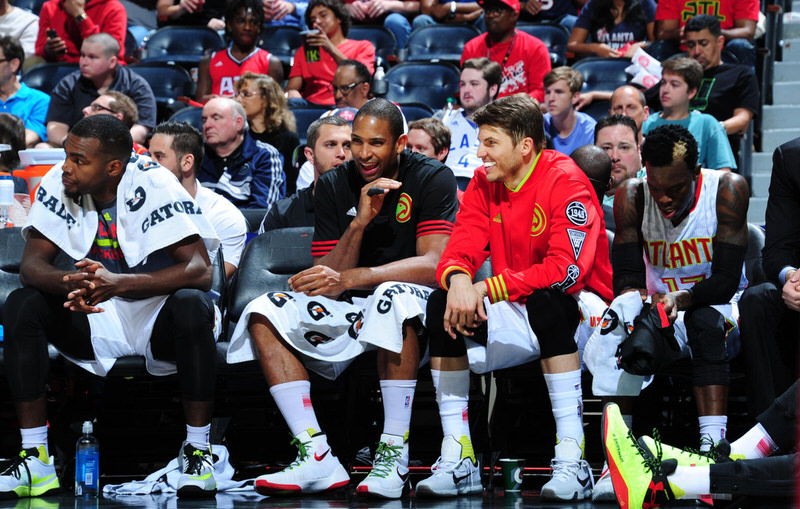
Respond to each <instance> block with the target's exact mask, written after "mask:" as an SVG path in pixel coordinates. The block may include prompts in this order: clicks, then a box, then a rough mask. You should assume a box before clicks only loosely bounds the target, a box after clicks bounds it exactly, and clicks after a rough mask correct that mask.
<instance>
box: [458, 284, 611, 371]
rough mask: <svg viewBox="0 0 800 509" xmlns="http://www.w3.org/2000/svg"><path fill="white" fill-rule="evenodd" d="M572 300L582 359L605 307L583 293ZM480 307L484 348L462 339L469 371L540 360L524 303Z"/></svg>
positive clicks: (486, 301) (589, 294)
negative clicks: (483, 318)
mask: <svg viewBox="0 0 800 509" xmlns="http://www.w3.org/2000/svg"><path fill="white" fill-rule="evenodd" d="M573 297H575V300H577V301H578V309H579V310H580V312H581V321H580V324H579V325H578V328H577V329H576V330H575V343H577V345H578V351H579V352H580V354H581V356H582V355H583V347H584V346H585V345H586V342H587V341H588V340H589V337H590V336H591V335H592V331H593V328H594V327H595V326H596V325H597V324H598V323H600V315H602V314H603V311H604V310H605V309H606V303H605V302H604V301H603V299H601V298H600V297H598V296H597V295H595V294H593V293H591V292H587V291H580V292H578V293H577V294H576V295H573ZM484 304H485V306H486V313H487V318H488V321H487V324H486V325H487V328H488V330H487V340H486V346H483V345H479V344H478V343H476V342H475V341H472V340H471V339H469V338H465V339H466V344H467V356H468V357H469V367H470V370H472V371H473V372H474V373H479V374H482V373H488V372H490V371H494V370H496V369H503V368H510V367H512V366H518V365H520V364H525V363H526V362H530V361H534V360H536V359H538V358H539V357H541V348H540V347H539V339H538V338H537V337H536V334H534V333H533V330H531V326H530V322H529V321H528V311H527V309H526V307H525V304H524V303H519V302H507V301H503V302H498V303H496V304H490V303H489V299H488V298H486V299H485V300H484Z"/></svg>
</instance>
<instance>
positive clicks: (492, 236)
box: [417, 94, 612, 501]
mask: <svg viewBox="0 0 800 509" xmlns="http://www.w3.org/2000/svg"><path fill="white" fill-rule="evenodd" d="M475 121H476V123H477V124H478V125H479V126H480V138H481V146H480V148H479V149H478V156H479V157H480V158H481V159H483V161H484V166H483V167H482V168H479V169H478V170H477V171H476V172H475V177H473V179H472V183H471V184H470V186H469V187H468V188H467V191H466V192H465V193H464V196H463V199H462V202H461V208H460V210H459V212H458V218H457V222H456V226H455V229H454V230H453V234H452V236H451V237H450V241H449V242H448V244H447V248H446V249H445V251H444V253H443V254H442V259H441V261H440V262H439V265H438V267H437V270H436V279H437V282H438V283H439V285H440V286H441V287H442V288H443V290H437V291H435V292H434V293H433V294H432V295H431V296H430V299H429V300H428V308H427V323H426V325H427V328H428V338H429V339H428V341H429V342H430V345H429V348H430V352H431V374H432V377H433V381H434V386H435V388H436V401H437V402H438V403H439V414H440V417H441V419H442V429H443V431H444V440H443V442H442V455H441V458H440V459H439V461H438V462H437V465H438V468H437V469H436V470H434V471H433V475H432V476H431V477H429V478H428V479H425V480H423V481H421V482H420V483H419V484H417V494H423V493H424V494H425V495H434V496H436V495H438V496H447V495H451V496H452V495H453V494H456V493H458V494H462V493H463V494H470V493H476V492H477V493H480V492H481V490H482V487H481V481H480V478H481V470H480V467H479V466H478V464H477V461H476V460H475V455H474V452H473V447H472V443H471V439H470V431H469V419H468V415H467V413H468V399H469V388H470V381H469V373H470V368H472V369H473V370H474V371H477V372H486V371H491V370H495V369H502V368H507V367H511V366H515V365H518V364H522V363H525V362H529V361H531V360H535V359H536V358H541V366H542V371H543V372H544V379H545V383H546V384H547V389H548V393H549V396H550V402H551V405H552V409H553V417H554V418H555V424H556V435H557V444H556V446H555V458H554V459H553V461H552V462H551V466H552V467H553V473H552V477H551V478H550V480H549V481H548V482H547V483H545V485H544V486H543V487H542V489H541V497H542V499H543V500H547V501H571V500H583V499H585V498H587V497H589V496H591V493H592V473H591V468H590V467H589V464H588V462H586V460H584V459H583V456H584V449H583V447H584V435H583V422H582V421H583V418H582V411H583V410H582V407H583V403H582V401H583V394H582V392H581V360H580V357H579V354H578V344H581V345H582V344H583V341H585V339H584V340H582V339H581V338H586V339H588V337H589V334H590V330H591V327H590V323H591V322H592V319H591V317H592V316H596V317H598V318H599V315H600V314H601V313H602V311H603V309H604V308H605V303H604V301H603V299H610V298H611V295H612V291H611V264H610V263H609V254H608V241H607V238H606V233H605V228H604V226H603V219H602V216H601V213H600V207H599V204H598V202H597V198H596V197H595V195H594V191H593V190H592V187H591V185H590V184H589V181H588V179H587V178H586V176H585V175H584V174H583V172H581V170H580V169H579V168H578V167H577V166H576V165H575V163H574V162H573V161H572V160H571V159H569V158H568V157H566V156H564V155H562V154H560V153H558V152H555V151H552V150H543V148H544V128H543V123H542V122H543V121H542V113H541V111H540V109H539V105H538V104H537V103H535V102H534V101H533V100H531V99H530V98H529V97H526V96H524V95H521V94H520V95H516V96H513V97H505V98H501V99H498V100H497V101H494V102H492V103H490V104H488V105H486V106H485V107H483V108H481V109H480V110H478V112H477V113H476V114H475ZM531 218H533V221H531ZM522 236H524V241H522V242H520V240H521V239H520V237H522ZM487 256H491V259H492V271H493V273H494V274H496V275H495V276H494V277H491V278H489V279H486V280H483V281H479V282H477V283H473V282H472V278H473V274H475V273H476V272H477V270H478V269H479V268H480V266H481V264H482V263H483V262H484V261H485V260H486V258H487ZM487 299H488V300H487ZM582 317H583V318H584V319H583V320H581V318H582ZM496 324H502V325H500V326H499V328H497V325H496ZM495 331H502V332H499V334H502V336H503V337H502V341H500V340H499V336H498V335H496V334H497V332H495ZM465 336H466V337H469V338H470V339H471V340H473V341H471V343H470V351H473V352H476V351H475V350H473V348H477V349H478V350H480V351H481V353H476V354H474V357H473V362H474V363H475V364H474V365H473V366H470V362H469V358H468V356H467V347H466V344H465V339H464V338H465ZM454 340H455V341H454ZM473 345H474V346H473ZM471 357H472V356H471ZM478 358H480V359H483V362H475V361H477V359H478Z"/></svg>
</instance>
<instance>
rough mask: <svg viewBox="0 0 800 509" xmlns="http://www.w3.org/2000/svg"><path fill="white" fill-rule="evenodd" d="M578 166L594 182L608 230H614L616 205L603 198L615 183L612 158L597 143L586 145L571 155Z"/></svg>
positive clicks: (593, 186)
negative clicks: (604, 200) (609, 203)
mask: <svg viewBox="0 0 800 509" xmlns="http://www.w3.org/2000/svg"><path fill="white" fill-rule="evenodd" d="M570 157H571V158H572V160H573V161H575V164H577V165H578V168H580V169H581V170H583V173H585V174H586V178H588V179H589V182H591V183H592V189H594V194H595V195H596V196H597V200H598V201H599V202H600V203H601V204H602V206H603V222H604V223H605V225H606V230H611V231H612V232H613V231H614V227H615V226H614V207H613V206H609V205H606V204H605V203H603V198H605V197H606V192H608V190H609V188H610V187H611V185H612V184H613V182H614V180H613V179H612V177H611V169H612V164H611V158H610V157H609V156H608V154H607V153H606V151H605V150H603V149H602V148H600V147H598V146H597V145H584V146H582V147H578V148H576V149H575V150H574V151H572V155H571V156H570Z"/></svg>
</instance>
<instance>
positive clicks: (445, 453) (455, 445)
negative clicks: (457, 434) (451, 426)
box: [442, 436, 461, 462]
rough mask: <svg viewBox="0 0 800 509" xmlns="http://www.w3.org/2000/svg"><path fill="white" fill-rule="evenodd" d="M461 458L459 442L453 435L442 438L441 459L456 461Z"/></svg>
mask: <svg viewBox="0 0 800 509" xmlns="http://www.w3.org/2000/svg"><path fill="white" fill-rule="evenodd" d="M460 459H461V444H460V443H459V442H458V441H456V439H455V438H454V437H451V436H447V437H445V438H444V440H442V460H444V461H447V462H457V461H458V460H460Z"/></svg>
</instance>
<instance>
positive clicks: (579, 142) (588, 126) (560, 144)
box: [544, 111, 597, 155]
mask: <svg viewBox="0 0 800 509" xmlns="http://www.w3.org/2000/svg"><path fill="white" fill-rule="evenodd" d="M575 115H577V116H578V121H577V122H576V123H575V128H574V129H573V130H572V132H571V133H569V136H567V137H566V138H562V137H561V136H559V135H558V130H556V126H555V124H553V116H552V115H550V114H549V113H545V114H544V130H545V132H546V133H547V134H549V135H550V137H551V138H553V148H554V149H556V150H558V151H559V152H561V153H562V154H565V155H570V154H572V151H573V150H575V149H576V148H578V147H582V146H584V145H592V144H594V125H595V124H596V123H597V121H596V120H595V119H593V118H592V117H590V116H589V115H587V114H586V113H581V112H580V111H576V112H575Z"/></svg>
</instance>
